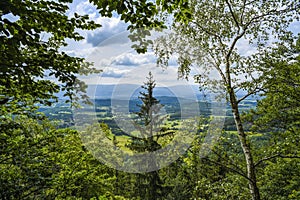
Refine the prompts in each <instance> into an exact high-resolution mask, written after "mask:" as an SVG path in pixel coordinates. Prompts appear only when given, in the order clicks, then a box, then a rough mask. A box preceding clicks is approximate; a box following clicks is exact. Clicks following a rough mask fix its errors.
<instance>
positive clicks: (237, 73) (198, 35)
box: [155, 0, 300, 200]
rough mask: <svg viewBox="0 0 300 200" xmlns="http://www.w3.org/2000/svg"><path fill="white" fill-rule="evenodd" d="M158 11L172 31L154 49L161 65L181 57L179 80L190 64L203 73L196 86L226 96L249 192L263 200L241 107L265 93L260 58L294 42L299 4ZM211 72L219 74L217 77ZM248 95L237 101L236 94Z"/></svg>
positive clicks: (195, 4) (180, 6)
mask: <svg viewBox="0 0 300 200" xmlns="http://www.w3.org/2000/svg"><path fill="white" fill-rule="evenodd" d="M158 4H159V6H160V8H161V9H162V10H163V11H166V13H169V14H171V15H172V17H173V19H174V23H172V25H171V29H172V30H173V33H171V34H169V35H168V36H166V37H162V38H161V39H160V40H158V42H157V45H156V47H155V50H156V53H157V55H158V56H159V60H158V64H160V65H167V64H168V59H169V58H170V56H171V55H172V54H178V63H179V65H180V66H179V68H178V73H179V76H180V77H185V76H186V75H187V74H189V72H190V70H191V66H192V65H197V66H200V67H202V68H203V69H204V70H203V71H204V72H203V73H202V74H199V75H197V76H196V79H197V82H198V83H199V84H200V85H201V86H202V87H205V86H209V87H210V88H211V89H215V88H217V89H219V90H223V91H225V92H226V97H227V99H228V101H229V103H230V105H231V108H232V113H233V116H234V120H235V125H236V129H237V132H238V138H239V142H240V145H241V147H242V150H243V154H244V157H245V163H246V170H247V176H246V178H247V180H248V183H249V191H250V193H251V197H252V199H253V200H258V199H260V193H259V188H258V186H257V177H256V171H255V164H254V160H253V155H252V154H253V152H252V149H251V145H250V141H249V137H248V135H247V133H246V131H245V130H244V126H243V123H242V120H241V114H240V111H239V105H240V103H241V102H242V101H243V100H244V99H246V98H247V97H249V96H251V95H253V94H256V93H257V92H259V91H260V89H261V86H262V85H261V83H262V81H263V80H264V76H263V75H262V72H261V71H260V66H259V64H260V60H261V58H262V57H264V56H265V55H266V53H265V52H266V51H268V50H269V49H271V48H270V47H271V45H270V43H273V41H276V42H277V43H283V44H284V43H290V42H291V41H292V40H293V39H294V38H293V34H292V33H291V32H290V31H288V29H287V28H288V26H289V25H290V24H291V22H292V21H293V20H297V21H298V20H299V15H298V11H299V9H300V4H299V2H298V1H247V0H239V1H229V0H220V1H213V0H207V1H175V2H172V3H169V2H168V1H158ZM241 42H247V43H248V44H250V45H251V44H253V45H252V46H251V47H252V48H253V49H255V51H256V53H255V54H250V55H249V54H245V53H243V49H241V48H240V47H239V45H240V44H241ZM210 72H217V73H218V74H219V78H217V79H213V78H211V76H210V75H209V73H210ZM240 90H244V91H246V92H247V94H246V95H244V96H242V97H240V98H238V95H237V92H238V91H240Z"/></svg>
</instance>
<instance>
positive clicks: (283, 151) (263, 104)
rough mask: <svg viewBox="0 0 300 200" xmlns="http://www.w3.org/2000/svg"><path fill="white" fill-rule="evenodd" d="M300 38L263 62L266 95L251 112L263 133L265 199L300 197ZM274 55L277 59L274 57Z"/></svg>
mask: <svg viewBox="0 0 300 200" xmlns="http://www.w3.org/2000/svg"><path fill="white" fill-rule="evenodd" d="M299 42H300V39H298V40H297V41H296V43H292V44H290V45H288V46H283V45H280V46H279V47H278V48H277V49H275V50H274V51H273V52H272V54H274V55H277V56H276V57H275V59H274V56H268V57H269V58H267V59H265V60H263V61H262V66H263V67H264V68H265V72H264V77H265V82H264V85H263V88H264V90H263V92H262V93H261V95H262V96H263V97H264V98H263V99H261V100H260V101H259V102H258V105H257V109H256V110H254V111H253V112H251V113H250V114H249V115H247V117H250V119H249V118H246V119H248V120H249V121H251V122H252V124H253V126H252V131H255V132H257V133H260V134H263V135H264V138H262V139H261V141H257V143H263V145H261V146H259V147H258V148H257V149H259V150H257V152H256V157H258V158H259V159H258V160H257V161H256V163H255V166H256V168H257V169H258V170H259V171H262V172H260V173H261V176H262V179H263V184H262V187H261V188H262V191H263V193H262V194H263V195H265V198H267V197H268V196H272V197H273V198H276V199H285V198H287V197H288V198H290V199H297V198H299V189H297V188H299V184H298V182H297V181H295V177H298V176H299V166H297V165H296V163H297V162H299V159H300V151H299V147H298V146H299V141H300V126H299V124H300V103H299V100H298V98H299V95H300V87H299V86H300V75H299V70H300V56H299V50H300V49H299V45H300V43H299ZM270 58H273V59H270Z"/></svg>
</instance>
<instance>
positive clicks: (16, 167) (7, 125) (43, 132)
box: [0, 116, 114, 199]
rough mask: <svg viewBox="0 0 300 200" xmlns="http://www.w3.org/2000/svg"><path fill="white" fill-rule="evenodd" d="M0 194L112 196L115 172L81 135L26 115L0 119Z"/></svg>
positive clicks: (9, 196) (25, 196) (16, 196)
mask: <svg viewBox="0 0 300 200" xmlns="http://www.w3.org/2000/svg"><path fill="white" fill-rule="evenodd" d="M0 141H1V148H0V169H1V170H0V198H1V199H55V198H58V199H68V198H83V199H90V198H99V197H100V196H107V197H108V196H114V195H113V182H114V178H113V174H114V170H113V169H109V168H108V167H106V166H105V165H103V164H101V163H100V162H99V161H97V160H96V159H95V158H94V157H93V156H92V155H91V154H90V153H89V152H87V151H86V150H85V149H84V148H83V146H82V143H81V140H80V136H79V133H78V132H77V131H74V130H71V129H58V130H57V127H56V126H55V124H54V123H53V122H50V121H48V120H36V119H32V118H29V117H27V116H17V117H15V118H14V119H12V118H8V117H7V118H3V119H2V121H1V123H0Z"/></svg>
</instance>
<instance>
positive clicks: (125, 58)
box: [112, 52, 156, 66]
mask: <svg viewBox="0 0 300 200" xmlns="http://www.w3.org/2000/svg"><path fill="white" fill-rule="evenodd" d="M155 62H156V58H155V56H154V53H153V52H147V53H145V54H137V53H124V54H121V55H119V56H117V57H115V58H114V59H113V61H112V64H114V65H133V66H138V65H142V64H150V63H153V64H155Z"/></svg>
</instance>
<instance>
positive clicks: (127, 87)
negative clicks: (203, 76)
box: [88, 84, 201, 99]
mask: <svg viewBox="0 0 300 200" xmlns="http://www.w3.org/2000/svg"><path fill="white" fill-rule="evenodd" d="M141 91H143V89H142V88H141V86H140V85H134V84H120V85H89V86H88V95H89V96H90V97H91V98H95V99H132V98H137V97H138V96H139V93H140V92H141ZM154 96H155V97H159V96H164V97H180V98H187V99H197V98H199V97H200V96H201V93H200V91H199V88H198V86H196V85H191V86H190V85H177V86H171V87H155V88H154Z"/></svg>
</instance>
